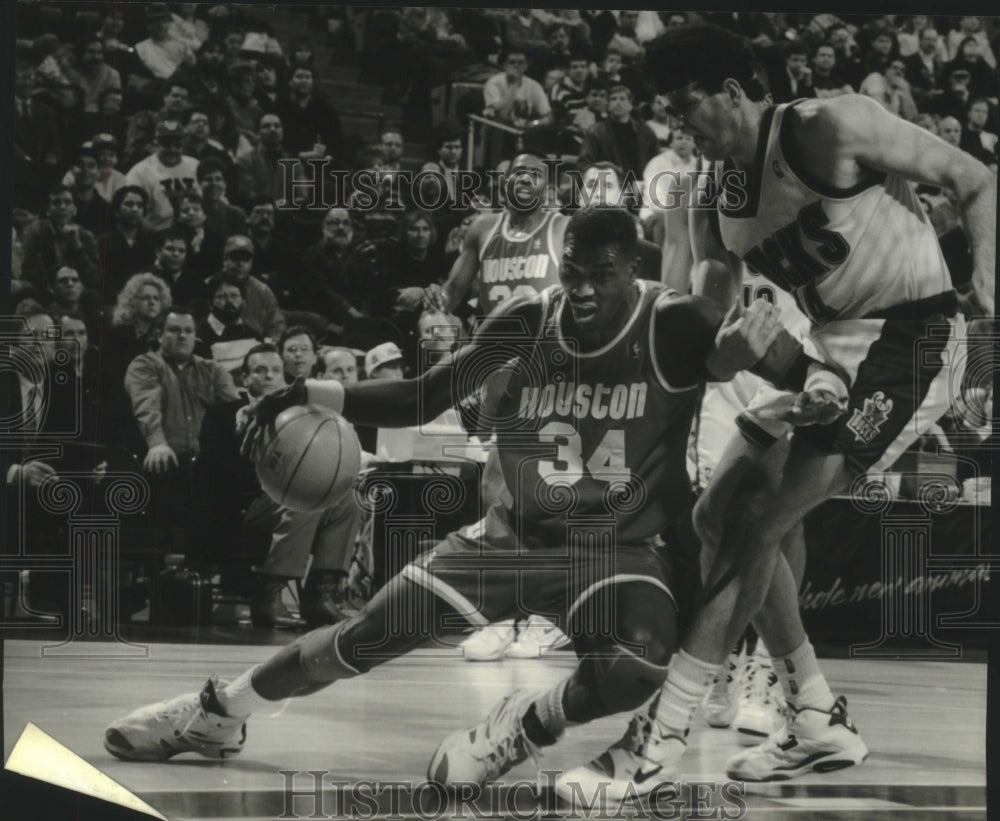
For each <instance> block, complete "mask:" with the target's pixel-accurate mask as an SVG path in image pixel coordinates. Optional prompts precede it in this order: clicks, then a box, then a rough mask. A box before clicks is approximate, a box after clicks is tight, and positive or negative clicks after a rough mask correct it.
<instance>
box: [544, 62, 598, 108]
mask: <svg viewBox="0 0 1000 821" xmlns="http://www.w3.org/2000/svg"><path fill="white" fill-rule="evenodd" d="M589 77H590V61H589V60H588V59H587V56H586V55H585V54H583V53H582V52H580V51H575V52H573V53H572V54H571V55H570V58H569V69H568V71H567V73H566V75H565V76H564V77H563V78H562V79H561V80H560V81H559V82H558V83H556V84H555V85H554V86H553V87H552V90H551V91H550V92H549V97H550V98H551V100H552V107H553V109H554V111H555V119H556V121H557V122H559V123H561V124H567V123H570V122H572V121H573V118H574V117H575V116H576V113H577V112H578V111H580V110H581V109H582V108H584V107H585V106H586V105H587V79H588V78H589Z"/></svg>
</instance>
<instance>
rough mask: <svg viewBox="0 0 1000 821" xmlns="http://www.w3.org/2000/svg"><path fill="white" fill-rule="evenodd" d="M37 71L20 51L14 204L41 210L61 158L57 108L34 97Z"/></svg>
mask: <svg viewBox="0 0 1000 821" xmlns="http://www.w3.org/2000/svg"><path fill="white" fill-rule="evenodd" d="M36 78H37V72H36V70H35V66H34V65H33V64H32V62H31V60H30V59H28V58H27V56H24V55H21V54H19V55H18V56H17V59H16V65H15V70H14V167H13V171H14V173H13V182H14V205H15V207H20V208H26V209H27V210H29V211H32V212H35V213H37V212H39V211H40V210H42V209H43V208H44V206H45V204H46V198H45V194H44V192H45V191H47V190H48V189H49V188H50V187H51V186H52V185H53V183H54V182H55V181H56V179H57V177H56V170H57V169H58V168H59V164H60V163H61V161H62V145H61V140H60V138H59V134H60V128H59V121H58V119H57V117H56V113H55V111H54V110H53V109H52V108H51V107H50V106H49V105H47V104H46V103H44V102H42V101H41V100H38V99H36V98H35V97H34V91H35V85H36Z"/></svg>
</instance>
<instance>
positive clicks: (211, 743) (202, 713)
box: [104, 576, 461, 761]
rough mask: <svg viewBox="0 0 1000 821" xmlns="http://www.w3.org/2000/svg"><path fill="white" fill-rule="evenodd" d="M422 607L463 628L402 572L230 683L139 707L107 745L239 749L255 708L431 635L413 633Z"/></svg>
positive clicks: (111, 731) (128, 753)
mask: <svg viewBox="0 0 1000 821" xmlns="http://www.w3.org/2000/svg"><path fill="white" fill-rule="evenodd" d="M414 608H419V609H420V610H421V611H422V612H424V613H427V614H431V619H430V620H429V621H427V620H421V621H420V622H419V623H423V624H432V625H435V626H436V629H440V630H444V629H446V628H444V627H443V625H449V624H450V625H454V628H455V629H458V626H459V624H460V623H461V620H460V619H458V618H456V614H455V611H454V610H453V609H452V608H451V606H450V605H448V604H447V603H445V602H444V601H442V600H441V599H439V598H437V597H436V596H435V595H434V594H433V593H432V592H431V591H429V590H427V589H425V588H423V587H421V586H419V585H416V584H414V583H412V582H410V581H408V580H407V579H404V578H401V577H399V576H397V577H395V578H394V579H392V580H390V581H389V583H388V584H386V586H385V587H384V588H382V590H380V591H379V592H378V593H376V595H375V596H374V597H373V598H372V600H371V601H370V602H369V603H368V604H367V605H366V606H365V608H364V609H362V610H361V611H360V612H359V613H358V614H357V615H356V616H354V617H352V618H351V619H349V620H348V621H344V622H340V623H338V624H335V625H332V626H329V627H323V628H320V629H318V630H314V631H313V632H311V633H307V634H306V635H304V636H301V637H299V638H297V639H296V640H295V641H294V642H292V643H291V644H290V645H288V646H286V647H284V648H282V649H281V650H280V651H278V653H276V654H275V655H274V656H272V657H271V659H269V660H268V661H266V662H264V663H263V664H261V665H259V666H257V667H253V668H251V669H250V670H247V671H246V672H245V673H243V674H242V675H241V676H239V677H238V678H237V679H236V680H235V681H233V682H231V683H228V684H227V683H223V682H220V681H219V680H218V679H217V678H215V677H212V678H211V679H209V681H208V682H207V683H206V685H205V686H204V688H203V689H202V690H201V692H200V693H188V694H185V695H183V696H178V697H176V698H173V699H169V700H166V701H162V702H159V703H156V704H152V705H148V706H146V707H141V708H139V709H138V710H135V711H134V712H132V713H130V714H129V715H127V716H125V717H124V718H121V719H118V720H117V721H115V722H112V724H111V725H110V726H109V727H108V728H107V730H106V731H105V736H104V746H105V749H107V750H108V752H110V753H112V754H113V755H115V756H116V757H118V758H123V759H126V760H130V761H164V760H166V759H168V758H171V757H172V756H175V755H177V754H179V753H184V752H196V753H199V754H201V755H203V756H206V757H208V758H229V757H232V756H234V755H237V754H238V753H239V752H240V751H241V750H242V748H243V745H244V742H245V740H246V720H247V718H248V717H249V716H250V715H251V714H252V713H254V712H256V711H258V710H260V709H264V708H266V707H268V706H271V705H273V704H274V703H275V702H277V701H281V700H283V699H286V698H290V697H293V696H305V695H309V694H311V693H315V692H316V691H318V690H321V689H323V688H325V687H327V686H329V685H330V684H332V683H333V682H335V681H338V680H340V679H344V678H350V677H353V676H356V675H360V674H361V673H364V672H367V671H368V670H369V669H371V668H372V667H374V666H376V665H377V664H380V663H382V662H384V661H388V660H390V659H392V658H395V657H397V656H400V655H403V654H405V653H407V652H409V651H410V650H412V649H414V648H415V647H417V646H420V645H421V644H423V643H425V642H426V641H427V640H428V639H430V638H432V636H430V635H427V634H426V633H419V632H415V631H413V630H412V629H411V627H412V624H414V623H418V622H416V621H415V620H413V619H412V614H413V613H414V612H416V611H415V610H414Z"/></svg>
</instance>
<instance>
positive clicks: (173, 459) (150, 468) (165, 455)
mask: <svg viewBox="0 0 1000 821" xmlns="http://www.w3.org/2000/svg"><path fill="white" fill-rule="evenodd" d="M171 465H173V466H174V467H177V454H176V453H174V450H173V448H171V447H170V445H153V447H151V448H150V449H149V452H148V453H147V454H146V458H145V459H143V460H142V467H143V470H145V471H147V472H148V473H153V474H157V473H166V472H167V471H168V470H170V466H171Z"/></svg>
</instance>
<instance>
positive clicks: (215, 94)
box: [171, 38, 226, 114]
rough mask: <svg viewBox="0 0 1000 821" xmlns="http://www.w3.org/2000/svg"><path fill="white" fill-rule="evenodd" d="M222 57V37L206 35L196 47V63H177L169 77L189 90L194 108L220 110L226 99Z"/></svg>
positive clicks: (223, 47) (223, 59)
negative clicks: (178, 66)
mask: <svg viewBox="0 0 1000 821" xmlns="http://www.w3.org/2000/svg"><path fill="white" fill-rule="evenodd" d="M225 58H226V51H225V46H223V44H222V40H219V39H215V38H209V39H208V40H206V41H205V42H204V43H202V45H201V48H199V49H198V60H197V63H196V64H195V65H185V66H181V67H180V68H179V69H177V73H176V74H175V75H174V76H173V77H172V78H171V80H172V81H173V82H174V83H177V84H179V85H182V86H184V87H185V88H186V89H187V90H188V91H189V92H190V95H191V104H192V105H193V106H194V107H195V108H198V109H201V110H206V111H208V112H209V113H210V114H211V113H215V112H218V111H221V110H222V109H223V108H224V107H225V98H226V63H225Z"/></svg>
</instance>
